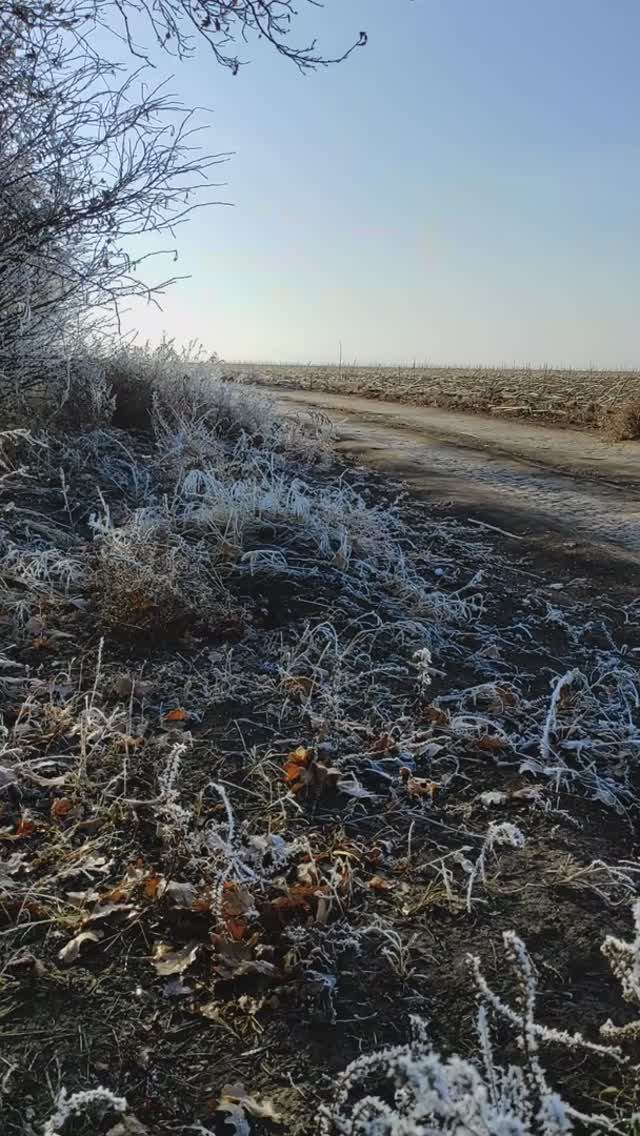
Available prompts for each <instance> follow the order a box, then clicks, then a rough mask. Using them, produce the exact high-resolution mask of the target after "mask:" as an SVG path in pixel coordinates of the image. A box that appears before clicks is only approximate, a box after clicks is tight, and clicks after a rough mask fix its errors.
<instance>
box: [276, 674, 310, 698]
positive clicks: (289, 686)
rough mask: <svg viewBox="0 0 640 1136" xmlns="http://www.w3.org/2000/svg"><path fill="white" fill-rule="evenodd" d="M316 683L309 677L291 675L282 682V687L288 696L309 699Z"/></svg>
mask: <svg viewBox="0 0 640 1136" xmlns="http://www.w3.org/2000/svg"><path fill="white" fill-rule="evenodd" d="M314 685H315V684H314V681H313V679H312V678H309V676H308V675H290V676H289V677H288V678H285V679H283V680H282V686H283V687H284V689H285V690H286V692H287V694H291V695H294V696H296V697H298V698H308V697H309V695H310V694H311V693H312V692H313V688H314Z"/></svg>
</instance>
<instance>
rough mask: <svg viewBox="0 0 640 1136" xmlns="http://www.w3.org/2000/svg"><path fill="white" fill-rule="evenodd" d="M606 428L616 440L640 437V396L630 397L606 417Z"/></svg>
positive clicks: (622, 440) (634, 439) (631, 439)
mask: <svg viewBox="0 0 640 1136" xmlns="http://www.w3.org/2000/svg"><path fill="white" fill-rule="evenodd" d="M606 428H607V430H608V432H609V434H610V437H611V438H612V440H613V441H614V442H627V441H636V440H637V439H638V438H640V398H628V399H625V401H624V402H623V403H622V405H621V406H619V407H618V408H617V409H615V410H613V411H612V412H611V414H610V415H609V416H608V417H607V419H606Z"/></svg>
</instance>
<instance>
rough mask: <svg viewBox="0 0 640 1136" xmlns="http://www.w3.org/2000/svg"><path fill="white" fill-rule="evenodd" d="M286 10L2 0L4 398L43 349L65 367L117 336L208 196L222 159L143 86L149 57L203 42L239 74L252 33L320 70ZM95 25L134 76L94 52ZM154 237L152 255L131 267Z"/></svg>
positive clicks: (155, 1) (163, 91)
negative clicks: (155, 260)
mask: <svg viewBox="0 0 640 1136" xmlns="http://www.w3.org/2000/svg"><path fill="white" fill-rule="evenodd" d="M309 2H310V3H312V2H313V0H309ZM294 15H295V13H294V10H293V7H292V4H291V3H290V2H289V0H25V2H21V0H0V394H1V393H2V390H3V389H4V390H7V389H13V388H15V385H16V382H18V383H19V385H20V384H22V385H23V386H24V385H28V384H29V383H30V382H31V381H33V382H35V383H37V382H41V381H42V380H41V368H40V363H39V360H40V358H41V356H42V351H43V348H44V347H45V346H46V349H47V351H48V352H49V354H51V352H59V353H60V354H61V355H62V356H68V355H69V353H70V351H71V350H72V346H73V344H74V343H75V342H77V340H78V339H79V338H81V339H82V338H85V340H86V336H87V333H88V332H90V331H91V330H94V331H95V330H97V329H100V328H104V326H105V320H107V321H109V320H113V319H115V321H116V325H117V318H118V308H119V304H120V302H121V301H122V300H123V299H125V298H126V297H130V296H134V295H145V296H147V297H149V298H153V297H154V296H157V295H158V294H159V293H161V292H162V291H163V289H164V288H165V287H166V286H168V284H170V283H172V282H173V280H175V279H176V277H175V276H172V275H169V276H168V277H162V276H160V277H156V278H155V279H149V278H148V273H149V271H150V265H149V263H148V262H149V258H150V256H156V255H157V253H158V252H162V251H165V252H167V251H169V252H171V253H174V250H173V249H172V248H168V249H167V248H165V247H164V242H162V235H163V234H165V235H167V236H168V237H171V238H172V239H173V235H174V232H175V227H176V226H177V225H178V224H180V223H181V222H182V221H184V220H185V219H186V218H187V217H188V216H189V214H190V213H191V212H192V210H193V209H194V208H198V207H200V206H201V205H203V204H206V203H209V202H211V200H212V198H211V194H210V193H208V192H207V191H208V190H210V183H209V171H210V169H211V167H212V166H214V165H216V164H217V163H218V162H219V161H220V160H222V158H223V157H224V156H223V155H207V154H205V153H203V152H202V150H201V148H200V145H199V139H198V130H199V126H198V119H197V116H196V113H195V112H194V111H193V110H192V109H189V108H185V107H184V106H182V105H181V104H180V103H179V102H178V101H176V100H175V99H174V98H173V97H172V96H171V94H170V93H169V91H168V90H167V88H166V86H165V85H164V84H163V83H162V82H156V83H155V84H154V85H149V82H148V76H149V75H152V76H155V75H156V71H155V70H154V69H152V68H150V66H149V61H148V59H147V56H148V54H149V50H148V49H150V48H151V47H152V46H153V45H155V48H156V50H157V47H158V46H160V47H162V48H163V49H164V50H166V51H168V52H170V53H172V54H174V55H176V56H178V57H179V58H181V59H183V58H186V57H188V56H189V55H191V54H192V52H193V51H194V50H195V46H196V42H197V38H198V37H201V38H202V39H203V40H204V41H205V42H206V43H207V44H208V45H209V47H210V48H211V50H212V51H213V54H214V58H215V60H216V61H217V62H218V63H219V64H220V65H222V66H223V67H227V68H230V69H231V70H232V71H234V72H236V71H237V70H238V68H239V66H240V59H239V55H238V46H239V44H240V43H243V42H245V41H246V40H248V39H249V38H250V37H251V36H255V37H259V38H262V39H264V40H266V41H268V43H269V44H271V45H272V46H273V47H274V48H275V50H276V51H278V52H279V53H280V54H282V55H284V56H286V57H287V58H288V59H289V60H291V61H293V62H294V63H295V64H296V65H297V66H298V67H299V68H301V69H302V70H309V69H312V68H314V67H318V66H322V65H326V64H328V63H330V62H332V61H333V60H331V59H329V58H326V57H323V56H322V55H321V54H320V53H319V52H318V51H317V48H316V44H315V43H311V44H308V45H306V46H304V47H302V48H297V47H294V46H293V45H292V44H291V42H290V39H289V36H290V32H291V25H292V23H293V19H294ZM103 28H108V29H109V30H110V31H111V32H112V33H114V34H115V35H116V36H118V37H119V39H120V40H121V41H122V42H123V43H124V44H125V46H126V48H127V49H128V52H129V56H130V59H131V65H130V66H128V67H125V66H123V65H122V64H120V65H116V64H114V63H113V62H112V61H111V60H110V59H108V58H106V57H105V55H104V50H103V49H102V48H101V49H98V47H97V37H96V30H98V29H103ZM104 38H105V37H104V35H102V36H101V40H100V42H101V43H103V42H104ZM365 39H366V37H365V36H364V35H363V34H361V35H360V37H359V38H358V40H357V43H356V44H354V45H353V46H352V47H350V48H348V49H347V50H346V51H345V52H343V53H342V54H341V55H339V56H338V57H336V61H337V60H338V59H344V58H346V57H347V56H348V55H349V54H350V52H351V51H352V50H353V48H354V47H355V46H357V44H359V43H363V42H365ZM150 233H153V234H156V235H158V236H159V237H160V241H161V245H160V249H158V250H156V252H155V253H152V254H149V253H148V252H147V253H145V254H144V255H140V256H138V255H137V252H136V245H137V243H138V244H139V238H141V237H145V236H146V235H148V234H150ZM147 243H148V242H147ZM174 255H175V254H174ZM141 269H142V274H141ZM17 376H18V378H17Z"/></svg>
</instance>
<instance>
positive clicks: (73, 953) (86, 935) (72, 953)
mask: <svg viewBox="0 0 640 1136" xmlns="http://www.w3.org/2000/svg"><path fill="white" fill-rule="evenodd" d="M101 938H102V932H101V931H81V932H80V934H79V935H76V936H75V938H73V939H70V940H69V942H68V943H66V944H65V946H64V947H63V948H62V950H61V951H58V958H59V959H60V962H62V963H64V964H65V966H68V965H69V964H70V963H72V962H76V960H77V959H78V958H79V957H80V952H81V950H82V947H83V945H84V944H85V943H99V942H100V939H101Z"/></svg>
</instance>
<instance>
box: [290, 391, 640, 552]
mask: <svg viewBox="0 0 640 1136" xmlns="http://www.w3.org/2000/svg"><path fill="white" fill-rule="evenodd" d="M270 393H271V394H272V395H273V396H274V397H275V398H276V399H277V400H278V401H279V402H281V403H282V404H283V406H287V407H291V406H292V404H293V405H295V406H296V407H299V408H300V409H301V410H302V409H304V408H307V409H312V408H315V409H317V410H320V411H322V412H323V413H324V414H326V415H327V416H328V417H329V418H331V419H332V420H333V422H334V423H335V424H336V426H337V429H338V438H339V448H340V449H341V450H343V451H344V452H346V453H349V454H350V455H352V456H353V457H355V458H357V459H358V460H359V461H360V462H362V463H363V464H365V465H369V466H374V467H376V468H377V469H378V470H381V471H386V472H387V473H389V474H390V475H392V476H394V477H397V478H399V479H401V480H402V481H404V482H406V483H407V484H408V486H409V487H410V488H411V489H412V491H413V492H414V493H417V494H418V495H419V496H421V497H423V498H425V499H428V500H431V501H433V502H440V503H447V504H451V506H452V507H454V508H455V510H456V512H460V511H462V512H463V513H466V514H467V515H468V516H469V517H471V518H474V519H478V520H482V519H484V520H485V521H486V522H488V523H490V524H494V525H497V526H500V527H502V528H504V529H506V530H508V531H509V532H512V533H514V534H515V535H521V536H522V535H526V536H527V537H529V538H532V539H542V540H544V539H547V540H551V541H553V542H554V543H555V544H561V545H563V546H565V547H567V548H571V547H578V546H579V547H581V548H582V549H584V550H586V549H587V548H588V549H591V550H592V552H593V553H594V554H597V555H602V554H604V555H605V557H606V556H609V557H611V558H612V559H613V560H615V561H618V560H620V561H623V560H628V561H633V562H634V563H635V565H636V566H637V565H640V443H638V442H620V443H612V442H610V441H607V440H606V439H604V438H600V437H598V436H597V435H595V434H589V433H586V432H582V431H578V430H562V429H556V428H552V427H547V426H537V425H530V424H529V423H526V422H522V421H517V420H513V421H511V420H508V421H505V419H498V418H492V417H490V416H486V415H472V414H462V413H456V412H453V411H447V410H440V409H437V408H431V407H412V406H407V405H406V404H404V403H393V402H375V401H373V400H371V399H366V398H358V397H355V396H351V395H334V394H326V393H322V392H311V391H295V390H283V389H282V388H272V389H271V391H270Z"/></svg>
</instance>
